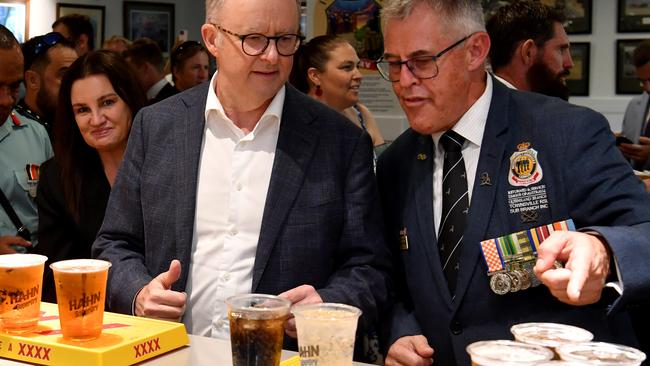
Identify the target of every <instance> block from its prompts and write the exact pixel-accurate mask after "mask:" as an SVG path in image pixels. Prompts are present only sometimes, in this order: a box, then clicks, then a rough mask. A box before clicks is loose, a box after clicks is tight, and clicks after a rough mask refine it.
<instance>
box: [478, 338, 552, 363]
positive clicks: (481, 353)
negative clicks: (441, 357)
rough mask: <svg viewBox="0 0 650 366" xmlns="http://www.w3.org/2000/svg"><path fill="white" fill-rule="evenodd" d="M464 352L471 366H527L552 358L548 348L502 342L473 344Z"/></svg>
mask: <svg viewBox="0 0 650 366" xmlns="http://www.w3.org/2000/svg"><path fill="white" fill-rule="evenodd" d="M466 350H467V353H469V355H470V357H471V358H472V366H527V365H536V364H538V363H540V362H544V361H548V360H550V359H551V358H553V351H551V350H550V349H548V348H545V347H542V346H536V345H534V344H526V343H521V342H513V341H503V340H498V341H481V342H474V343H472V344H470V345H469V346H467V348H466Z"/></svg>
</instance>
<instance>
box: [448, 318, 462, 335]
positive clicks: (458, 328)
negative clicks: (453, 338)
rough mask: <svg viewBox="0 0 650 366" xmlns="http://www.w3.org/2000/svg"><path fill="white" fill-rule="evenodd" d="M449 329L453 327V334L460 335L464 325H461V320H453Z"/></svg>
mask: <svg viewBox="0 0 650 366" xmlns="http://www.w3.org/2000/svg"><path fill="white" fill-rule="evenodd" d="M449 329H451V334H453V335H459V334H461V333H462V332H463V327H461V326H460V322H458V321H453V322H452V323H451V326H450V327H449Z"/></svg>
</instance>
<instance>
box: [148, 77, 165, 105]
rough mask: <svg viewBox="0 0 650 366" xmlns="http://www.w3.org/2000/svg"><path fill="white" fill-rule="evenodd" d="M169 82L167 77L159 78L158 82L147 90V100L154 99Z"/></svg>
mask: <svg viewBox="0 0 650 366" xmlns="http://www.w3.org/2000/svg"><path fill="white" fill-rule="evenodd" d="M167 84H169V83H168V82H167V79H165V78H162V79H160V80H158V82H157V83H155V84H153V85H152V86H151V88H149V90H147V100H150V99H153V98H155V97H156V95H158V93H160V91H161V90H162V89H163V88H164V87H165V85H167Z"/></svg>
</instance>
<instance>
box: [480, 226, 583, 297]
mask: <svg viewBox="0 0 650 366" xmlns="http://www.w3.org/2000/svg"><path fill="white" fill-rule="evenodd" d="M574 230H575V226H574V224H573V220H571V219H569V220H565V221H559V222H554V223H552V224H549V225H543V226H539V227H536V228H532V229H529V230H524V231H519V232H516V233H512V234H508V235H504V236H501V237H498V238H495V239H489V240H484V241H482V242H481V252H482V254H483V259H484V260H485V264H486V266H487V268H488V270H487V274H488V276H489V277H490V288H491V289H492V291H493V292H494V293H495V294H498V295H505V294H507V293H508V292H517V291H523V290H527V289H529V288H531V287H536V286H539V285H540V281H539V279H538V278H537V277H536V276H535V273H534V272H533V267H534V266H535V263H536V262H537V252H538V250H539V246H540V244H541V243H542V242H543V241H544V240H546V238H548V237H549V236H550V235H551V234H552V233H553V232H555V231H574ZM558 265H559V266H561V263H559V262H556V268H558V267H557V266H558Z"/></svg>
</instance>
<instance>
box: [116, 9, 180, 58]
mask: <svg viewBox="0 0 650 366" xmlns="http://www.w3.org/2000/svg"><path fill="white" fill-rule="evenodd" d="M174 32H175V30H174V4H165V3H150V2H139V1H125V2H124V36H125V37H126V38H128V39H130V40H132V41H134V40H136V39H138V38H141V37H147V38H151V39H153V40H154V41H156V43H158V46H160V49H161V50H162V51H163V53H169V52H170V49H171V47H172V46H173V45H174V34H175V33H174Z"/></svg>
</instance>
